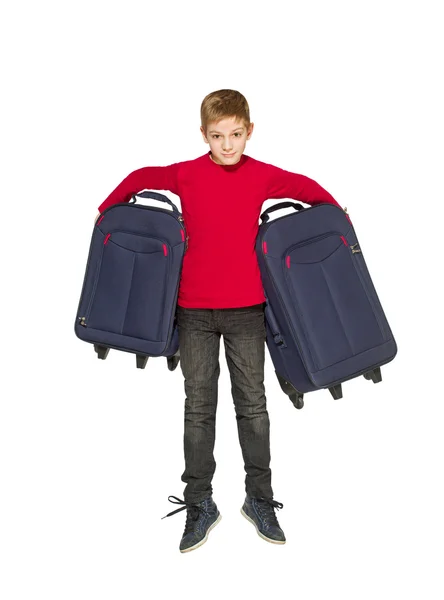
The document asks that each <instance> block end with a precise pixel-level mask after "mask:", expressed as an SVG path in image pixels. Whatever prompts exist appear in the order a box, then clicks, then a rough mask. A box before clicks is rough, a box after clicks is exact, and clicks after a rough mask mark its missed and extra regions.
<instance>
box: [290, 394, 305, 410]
mask: <svg viewBox="0 0 444 600" xmlns="http://www.w3.org/2000/svg"><path fill="white" fill-rule="evenodd" d="M290 400H291V401H292V402H293V404H294V406H295V408H297V409H301V408H303V406H304V394H292V395H291V396H290Z"/></svg>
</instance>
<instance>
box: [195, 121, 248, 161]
mask: <svg viewBox="0 0 444 600" xmlns="http://www.w3.org/2000/svg"><path fill="white" fill-rule="evenodd" d="M253 127H254V123H250V127H249V128H248V130H247V128H246V127H245V124H244V122H243V121H238V120H237V117H226V118H225V119H222V120H220V121H217V123H216V122H214V121H211V122H210V123H208V127H207V132H206V133H205V131H204V129H203V127H202V126H201V128H200V131H201V133H202V137H203V139H204V141H205V142H206V143H207V144H210V148H211V156H212V158H213V160H214V162H215V163H217V164H218V165H235V164H236V163H237V162H239V160H240V158H241V156H242V153H243V151H244V149H245V146H246V143H247V140H249V139H250V137H251V134H252V133H253Z"/></svg>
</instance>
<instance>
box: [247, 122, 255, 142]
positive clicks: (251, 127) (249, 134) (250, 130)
mask: <svg viewBox="0 0 444 600" xmlns="http://www.w3.org/2000/svg"><path fill="white" fill-rule="evenodd" d="M253 129H254V123H250V127H249V128H248V132H247V140H249V139H250V138H251V134H252V133H253Z"/></svg>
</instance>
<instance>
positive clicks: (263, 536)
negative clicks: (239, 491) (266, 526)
mask: <svg viewBox="0 0 444 600" xmlns="http://www.w3.org/2000/svg"><path fill="white" fill-rule="evenodd" d="M241 514H242V515H243V516H244V517H245V518H246V519H247V521H250V523H253V525H254V526H255V527H256V531H257V534H258V535H259V536H260V537H261V538H262V539H263V540H266V541H267V542H271V543H272V544H285V541H286V540H285V541H279V540H272V539H271V538H269V537H267V536H266V535H264V534H263V533H261V532H260V531H259V529H258V526H257V525H256V523H255V522H254V521H253V519H251V518H250V517H249V516H248V515H247V514H246V513H245V512H244V509H243V508H241Z"/></svg>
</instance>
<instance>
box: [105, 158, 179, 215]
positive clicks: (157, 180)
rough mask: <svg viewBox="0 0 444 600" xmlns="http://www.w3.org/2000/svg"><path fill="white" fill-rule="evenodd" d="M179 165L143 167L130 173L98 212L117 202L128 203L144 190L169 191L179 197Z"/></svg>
mask: <svg viewBox="0 0 444 600" xmlns="http://www.w3.org/2000/svg"><path fill="white" fill-rule="evenodd" d="M179 165H180V163H174V164H172V165H168V166H166V167H143V168H142V169H137V170H136V171H133V172H132V173H130V174H129V175H128V176H127V177H125V179H124V180H123V181H122V182H121V183H119V185H118V186H117V187H116V189H115V190H114V191H112V192H111V194H110V195H109V196H108V197H107V198H106V200H104V201H103V202H102V204H101V205H100V206H99V212H101V213H102V212H103V211H104V210H105V209H106V208H108V207H109V206H111V205H113V204H116V203H118V202H128V201H129V200H130V199H131V197H132V195H133V194H136V193H137V192H140V191H141V190H144V189H149V190H169V191H170V192H173V194H177V195H179V190H178V175H177V174H178V170H179Z"/></svg>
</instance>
